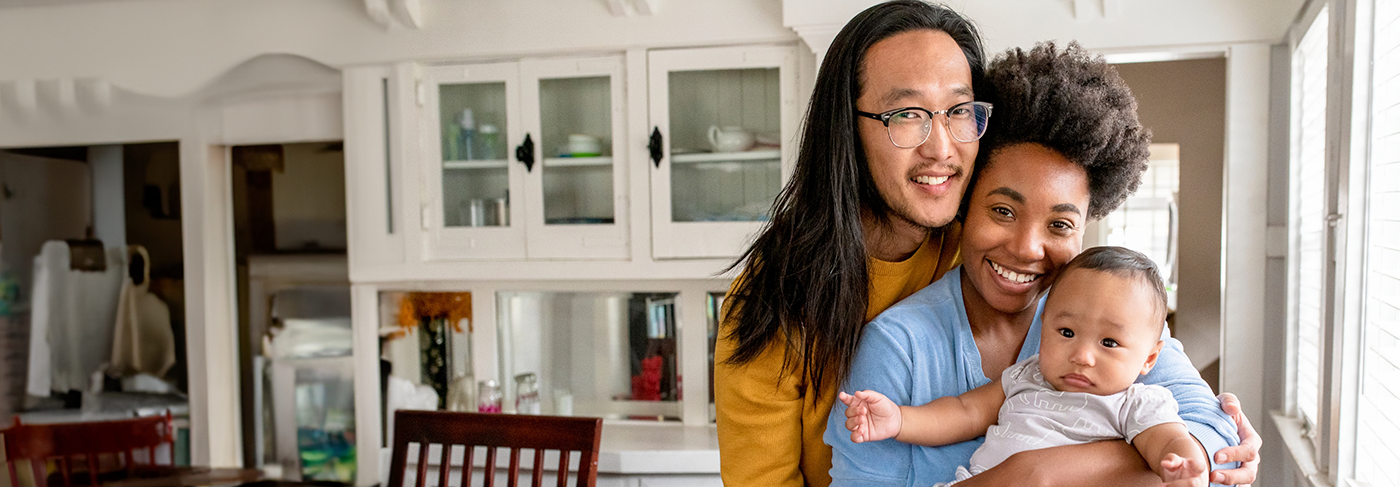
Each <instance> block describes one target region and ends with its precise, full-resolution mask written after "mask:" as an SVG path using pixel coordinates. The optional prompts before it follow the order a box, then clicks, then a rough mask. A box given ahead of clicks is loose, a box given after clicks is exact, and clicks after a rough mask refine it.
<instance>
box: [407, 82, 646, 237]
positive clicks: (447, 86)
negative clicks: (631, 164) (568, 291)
mask: <svg viewBox="0 0 1400 487" xmlns="http://www.w3.org/2000/svg"><path fill="white" fill-rule="evenodd" d="M423 78H424V80H423V84H424V86H425V88H423V89H422V91H423V92H424V93H422V96H423V98H424V99H425V103H424V107H423V108H422V109H421V114H422V116H421V117H420V123H419V130H420V135H421V139H420V144H421V147H422V149H423V157H422V159H423V164H422V165H421V166H420V168H421V170H422V171H423V177H422V182H423V187H422V188H421V189H422V201H421V202H420V207H421V208H422V211H423V216H422V218H423V222H422V224H423V235H424V239H425V245H424V247H423V251H424V254H423V258H424V260H426V261H443V260H463V259H468V260H521V259H577V260H593V259H624V258H626V257H627V255H628V242H627V238H626V233H627V229H628V225H627V223H628V216H629V215H628V214H627V212H626V209H627V206H626V205H625V202H626V198H627V195H626V188H627V185H626V181H627V179H626V178H627V174H628V173H627V171H626V168H627V167H626V151H625V150H621V149H622V141H623V140H625V138H624V137H625V133H624V132H625V129H624V125H623V123H624V121H625V118H624V115H625V114H624V113H623V109H624V104H623V102H624V100H625V97H624V92H623V89H624V86H623V82H624V77H623V62H622V57H621V56H608V57H590V58H573V59H546V60H534V59H527V60H522V61H519V62H507V63H491V64H473V65H465V66H460V65H459V66H434V67H428V68H425V69H424V70H423Z"/></svg>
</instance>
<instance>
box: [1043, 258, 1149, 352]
mask: <svg viewBox="0 0 1400 487" xmlns="http://www.w3.org/2000/svg"><path fill="white" fill-rule="evenodd" d="M1074 269H1086V270H1094V271H1099V272H1107V273H1109V274H1113V275H1115V276H1118V277H1125V278H1129V279H1137V280H1139V281H1142V283H1144V284H1147V286H1148V287H1149V288H1151V289H1152V291H1153V294H1154V295H1155V297H1156V298H1157V299H1155V300H1153V304H1155V305H1156V308H1157V319H1156V321H1154V322H1153V323H1155V324H1160V323H1162V322H1164V321H1166V319H1167V289H1166V287H1165V286H1164V285H1163V284H1162V274H1161V272H1158V270H1157V264H1156V263H1154V262H1152V259H1150V258H1148V257H1147V256H1146V255H1142V253H1141V252H1138V251H1136V250H1132V249H1127V248H1123V247H1107V246H1106V247H1091V248H1088V249H1085V250H1084V251H1083V252H1080V254H1079V255H1078V256H1077V257H1075V258H1074V259H1073V260H1070V261H1069V263H1068V264H1065V266H1064V267H1063V268H1061V269H1060V272H1059V277H1058V279H1063V278H1064V276H1065V275H1067V274H1069V272H1070V271H1072V270H1074ZM1054 293H1055V287H1054V286H1052V287H1051V288H1050V294H1054ZM1047 299H1049V298H1047ZM1158 331H1161V330H1160V329H1159V330H1158Z"/></svg>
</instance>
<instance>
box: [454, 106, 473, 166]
mask: <svg viewBox="0 0 1400 487" xmlns="http://www.w3.org/2000/svg"><path fill="white" fill-rule="evenodd" d="M459 122H460V124H461V126H462V135H461V139H460V140H459V141H458V142H457V151H458V152H459V153H460V154H458V155H459V156H461V160H463V161H470V160H473V159H476V155H475V154H474V153H473V152H472V149H473V148H475V146H476V117H475V116H473V115H472V109H470V108H468V109H465V110H462V118H461V120H459Z"/></svg>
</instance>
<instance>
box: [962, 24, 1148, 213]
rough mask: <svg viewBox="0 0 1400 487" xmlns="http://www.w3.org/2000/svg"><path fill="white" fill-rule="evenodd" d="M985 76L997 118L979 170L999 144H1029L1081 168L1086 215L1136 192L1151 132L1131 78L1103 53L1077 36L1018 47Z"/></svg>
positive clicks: (1115, 204)
mask: <svg viewBox="0 0 1400 487" xmlns="http://www.w3.org/2000/svg"><path fill="white" fill-rule="evenodd" d="M987 82H988V84H989V85H990V88H991V89H990V91H991V93H990V96H989V97H987V98H988V99H987V101H989V102H991V103H992V105H993V106H994V112H993V115H994V116H992V117H991V119H990V120H988V126H987V132H986V135H985V136H984V137H983V138H982V143H981V144H982V145H981V150H979V151H978V152H979V155H978V166H979V169H978V171H977V172H981V171H982V170H985V169H986V168H987V166H988V163H989V161H990V160H991V156H993V155H995V154H996V153H997V151H998V150H1000V149H1002V148H1005V147H1007V146H1010V145H1014V144H1020V143H1034V144H1040V145H1042V146H1045V147H1046V148H1048V149H1051V150H1054V151H1055V152H1058V153H1060V155H1062V156H1064V157H1065V158H1066V159H1069V160H1070V161H1071V162H1074V163H1075V164H1079V165H1080V166H1082V167H1083V168H1084V171H1085V172H1086V173H1087V174H1088V176H1089V218H1090V219H1094V220H1097V219H1100V218H1103V217H1104V216H1107V215H1108V214H1109V213H1110V212H1112V211H1113V210H1114V209H1116V208H1118V205H1121V204H1123V201H1124V200H1126V199H1127V198H1128V195H1130V194H1132V193H1133V192H1134V191H1137V188H1138V184H1139V183H1140V182H1142V173H1143V172H1144V171H1146V170H1147V146H1148V144H1149V143H1150V142H1151V140H1152V132H1151V131H1150V130H1148V129H1146V128H1144V127H1143V126H1142V124H1141V123H1139V122H1138V117H1137V100H1136V99H1134V98H1133V94H1132V91H1131V90H1129V89H1128V84H1127V83H1125V82H1123V79H1122V78H1120V77H1118V71H1117V70H1115V69H1114V68H1113V66H1110V65H1109V64H1108V63H1107V62H1105V61H1104V59H1103V57H1102V56H1097V55H1094V54H1091V53H1090V52H1088V51H1086V50H1085V49H1084V48H1083V47H1080V46H1079V43H1077V42H1070V43H1069V47H1068V48H1066V49H1064V50H1062V51H1061V50H1057V49H1056V48H1055V44H1054V43H1052V42H1045V43H1040V44H1037V45H1036V46H1035V48H1034V49H1031V50H1030V52H1026V51H1023V50H1021V49H1020V48H1016V49H1012V50H1008V51H1006V52H1005V53H1003V54H1001V55H999V56H997V57H996V59H995V60H993V61H992V63H991V64H990V65H988V66H987ZM972 184H976V183H975V181H974V182H973V183H972ZM968 193H969V194H970V193H971V191H968Z"/></svg>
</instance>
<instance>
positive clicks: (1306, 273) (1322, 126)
mask: <svg viewBox="0 0 1400 487" xmlns="http://www.w3.org/2000/svg"><path fill="white" fill-rule="evenodd" d="M1292 131H1293V134H1292V136H1291V141H1292V146H1293V147H1292V151H1291V152H1292V154H1293V156H1292V157H1293V161H1292V167H1293V174H1294V177H1295V179H1294V185H1295V186H1294V188H1295V189H1294V191H1293V192H1292V193H1293V194H1294V195H1296V196H1295V199H1294V202H1293V208H1294V211H1293V221H1292V222H1291V226H1292V227H1293V228H1294V230H1293V231H1294V237H1293V238H1294V248H1295V249H1296V250H1295V253H1294V256H1293V257H1294V259H1293V261H1294V263H1295V264H1294V265H1295V266H1296V267H1295V268H1294V271H1293V272H1294V276H1295V277H1294V282H1295V283H1296V284H1295V286H1294V289H1296V290H1297V297H1296V298H1295V299H1294V300H1293V306H1294V309H1293V320H1294V329H1295V330H1296V331H1295V335H1294V337H1293V339H1294V343H1295V344H1296V346H1297V356H1296V357H1297V358H1296V359H1295V360H1296V363H1295V370H1296V380H1295V383H1294V386H1295V389H1294V391H1295V393H1296V394H1297V396H1296V400H1295V403H1296V404H1297V408H1298V411H1297V413H1298V414H1299V415H1300V416H1302V418H1303V420H1304V421H1306V422H1307V424H1309V425H1315V424H1317V417H1318V416H1317V410H1318V392H1319V391H1318V389H1319V384H1320V381H1319V374H1320V372H1321V362H1320V360H1319V356H1320V353H1319V352H1320V351H1321V347H1322V340H1321V337H1322V329H1323V326H1322V323H1323V316H1322V310H1323V300H1324V298H1325V296H1324V294H1323V293H1324V290H1323V278H1324V273H1325V272H1326V269H1325V268H1324V267H1323V262H1324V261H1325V259H1324V258H1323V257H1324V256H1323V252H1324V245H1323V244H1324V241H1325V239H1326V228H1327V225H1326V222H1325V219H1326V211H1325V208H1326V203H1325V199H1324V198H1325V197H1326V187H1325V173H1326V171H1325V168H1326V162H1325V159H1324V156H1325V144H1326V134H1327V10H1326V8H1324V9H1323V10H1322V12H1321V13H1319V14H1318V15H1317V18H1316V19H1314V20H1313V22H1312V25H1311V26H1310V27H1308V30H1307V33H1306V34H1304V35H1303V39H1302V41H1301V42H1299V43H1298V47H1297V49H1295V50H1294V52H1293V122H1292Z"/></svg>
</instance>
